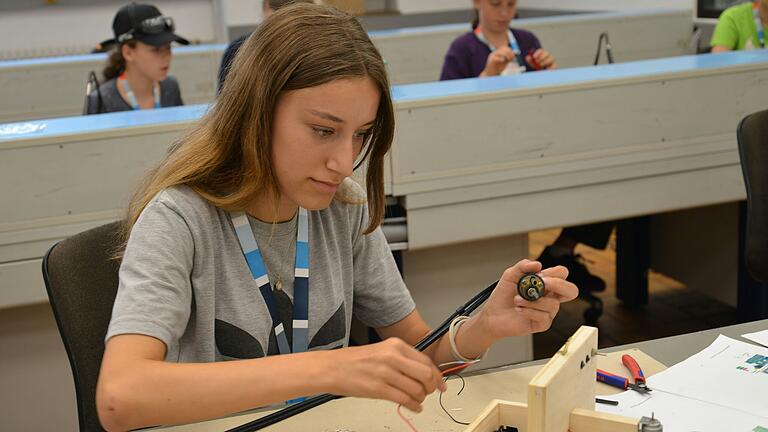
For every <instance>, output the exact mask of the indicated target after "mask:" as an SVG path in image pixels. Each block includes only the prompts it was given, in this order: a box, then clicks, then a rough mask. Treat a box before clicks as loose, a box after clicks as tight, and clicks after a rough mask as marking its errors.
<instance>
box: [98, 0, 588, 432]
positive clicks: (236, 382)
mask: <svg viewBox="0 0 768 432" xmlns="http://www.w3.org/2000/svg"><path fill="white" fill-rule="evenodd" d="M277 53H279V55H276V54H277ZM394 127H395V125H394V112H393V106H392V100H391V98H390V88H389V82H388V80H387V73H386V68H385V66H384V62H383V61H382V59H381V56H380V55H379V53H378V51H377V50H376V48H375V47H374V45H373V43H372V42H371V40H370V39H369V38H368V36H367V34H366V33H365V31H364V30H363V29H362V27H361V26H360V24H359V23H358V22H357V20H356V19H355V18H354V17H352V16H351V15H348V14H345V13H342V12H339V11H338V10H336V9H333V8H329V7H325V6H317V5H311V4H297V5H293V6H289V7H286V8H284V9H281V10H279V11H277V12H275V14H273V15H272V16H271V17H270V18H269V19H267V20H266V21H265V22H264V24H263V25H261V26H260V27H259V29H258V30H257V31H256V33H254V34H253V36H252V37H250V38H249V39H248V40H247V41H246V42H245V44H244V45H243V46H242V48H241V51H240V53H239V54H238V55H237V56H236V57H235V60H234V62H233V64H232V69H231V70H230V72H229V74H228V77H227V85H225V86H224V88H223V89H222V93H221V94H220V95H219V97H218V99H217V101H216V103H215V104H214V105H213V106H212V107H211V109H210V111H208V112H207V113H206V114H205V116H204V117H203V118H202V119H201V121H200V122H199V123H198V124H197V125H196V126H195V127H194V128H193V129H192V130H191V131H190V132H189V133H188V134H187V135H186V137H184V138H183V139H181V140H180V141H179V142H178V143H176V144H175V145H174V146H173V148H172V149H171V151H170V152H169V153H168V155H167V156H166V158H165V160H163V161H162V162H161V163H160V164H159V166H158V167H157V168H156V169H155V170H154V171H152V172H151V173H150V174H149V176H148V177H147V178H146V179H145V181H144V183H143V184H142V186H141V187H140V188H139V189H138V191H137V192H136V193H135V195H134V196H133V198H132V200H131V202H130V205H129V214H128V217H127V219H126V221H125V226H124V238H125V240H126V243H125V245H124V248H123V249H122V253H121V255H122V262H121V266H120V282H119V288H118V294H117V298H116V300H115V304H114V309H113V314H112V319H111V323H110V326H109V330H108V332H107V335H106V349H105V352H104V357H103V361H102V367H101V372H100V377H99V382H98V386H97V395H96V396H97V407H98V413H99V417H100V419H101V422H102V424H103V425H104V426H105V428H106V429H108V430H125V429H135V428H140V427H145V426H150V425H158V424H177V423H188V422H196V421H200V420H204V419H210V418H214V417H219V416H223V415H227V414H231V413H235V412H239V411H243V410H247V409H251V408H254V407H258V406H263V405H269V404H273V403H279V402H282V401H288V400H292V399H295V398H299V397H302V396H308V395H313V394H318V393H326V392H327V393H333V394H338V395H345V396H356V397H366V398H377V399H386V400H389V401H393V402H395V403H397V404H402V405H403V406H405V407H406V408H408V409H410V410H413V411H421V403H422V401H423V400H424V398H425V397H426V396H427V395H428V394H430V393H432V392H433V391H435V390H436V389H441V390H444V389H445V387H444V383H443V382H442V380H441V373H440V371H439V367H438V365H442V364H444V363H448V362H456V361H467V360H473V359H477V358H479V357H481V356H482V354H483V353H484V352H485V351H486V350H487V349H488V348H489V347H490V346H491V345H492V344H493V343H494V342H496V341H498V340H500V339H502V338H506V337H510V336H516V335H527V334H531V333H534V332H541V331H544V330H546V329H548V328H549V326H550V325H551V323H552V320H553V318H554V317H555V315H556V314H557V312H558V310H559V307H560V303H561V302H564V301H569V300H571V299H573V298H574V297H576V295H577V289H576V287H575V286H574V285H573V284H571V283H570V282H567V281H566V280H565V278H566V276H567V270H565V269H564V268H562V267H557V268H550V269H542V268H541V265H540V264H539V263H537V262H532V261H528V260H523V261H521V262H518V263H517V264H514V265H513V266H511V267H510V268H508V269H506V270H505V271H504V272H503V274H502V275H501V282H500V283H499V285H498V287H497V288H496V290H495V291H494V293H493V295H492V296H491V298H490V299H489V300H488V302H487V303H486V304H485V306H484V307H483V308H482V309H481V310H480V311H479V312H478V313H477V314H475V315H474V316H472V317H471V318H467V317H463V318H457V319H456V320H455V321H454V323H453V327H454V331H452V332H451V334H452V335H453V337H452V338H451V337H449V336H445V337H443V338H442V339H441V340H439V341H438V342H436V343H435V344H434V345H433V346H432V347H430V349H429V350H427V351H426V352H419V351H417V350H416V349H414V348H413V347H412V346H413V345H414V344H416V343H417V342H418V341H419V340H420V339H421V338H423V337H424V336H425V335H426V334H427V333H429V332H430V329H429V327H428V326H427V324H426V323H425V322H424V320H423V319H422V318H421V316H420V315H419V312H418V311H417V310H416V307H415V304H414V302H413V300H412V298H411V295H410V294H409V291H408V289H406V287H405V284H404V283H403V280H402V278H401V277H400V274H399V272H398V270H397V267H396V265H395V262H394V259H393V258H392V254H391V253H390V251H389V247H388V245H387V242H386V239H385V238H384V235H383V234H382V231H381V228H380V226H379V225H380V223H381V221H382V218H383V214H384V202H385V200H384V182H383V175H384V156H385V154H386V152H387V151H388V149H389V148H390V145H391V144H392V140H393V134H394ZM364 162H365V164H364ZM361 164H364V165H367V172H366V188H367V194H366V193H363V190H362V188H360V187H359V186H358V185H357V184H356V183H355V182H353V181H352V180H351V179H349V177H350V175H352V173H353V171H354V170H355V168H356V167H359V166H361ZM526 272H538V273H539V274H540V275H541V276H542V277H543V278H544V281H545V283H546V286H547V289H548V292H547V294H546V296H545V297H543V298H541V299H539V300H537V301H535V302H528V301H525V300H523V299H522V298H521V297H519V296H518V295H517V293H516V283H517V281H518V280H519V278H520V277H521V276H522V275H523V274H524V273H526ZM353 314H354V315H355V316H357V317H358V318H359V319H360V320H361V321H362V322H363V323H365V324H367V325H369V326H371V327H373V328H375V329H376V331H377V332H378V334H379V335H380V336H381V338H382V339H383V342H380V343H376V344H371V345H366V346H359V347H348V341H349V329H350V323H351V319H352V315H353ZM225 360H228V361H225Z"/></svg>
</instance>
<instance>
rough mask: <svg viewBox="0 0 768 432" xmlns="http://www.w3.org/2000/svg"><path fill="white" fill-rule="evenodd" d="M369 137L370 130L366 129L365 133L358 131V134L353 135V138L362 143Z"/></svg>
mask: <svg viewBox="0 0 768 432" xmlns="http://www.w3.org/2000/svg"><path fill="white" fill-rule="evenodd" d="M369 136H371V130H370V129H368V130H366V131H360V132H358V133H356V134H355V138H357V139H361V140H363V141H365V140H367V139H368V137H369Z"/></svg>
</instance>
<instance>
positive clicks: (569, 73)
mask: <svg viewBox="0 0 768 432" xmlns="http://www.w3.org/2000/svg"><path fill="white" fill-rule="evenodd" d="M765 62H768V50H759V51H735V52H730V53H721V54H704V55H691V56H681V57H670V58H663V59H654V60H643V61H636V62H626V63H616V64H611V65H599V66H586V67H579V68H569V69H559V70H553V71H541V72H532V73H524V74H520V75H512V76H506V77H489V78H468V79H461V80H452V81H438V82H431V83H421V84H406V85H399V86H395V87H393V95H392V96H393V98H394V100H395V101H396V102H413V101H421V100H427V99H440V98H446V97H455V96H464V95H467V94H473V93H494V92H497V91H501V90H511V89H531V88H546V87H552V86H565V85H573V84H582V83H586V82H595V81H612V80H621V79H629V78H641V77H650V76H654V75H662V74H669V73H680V72H691V71H697V70H709V69H719V68H726V67H730V66H738V65H750V64H759V63H765Z"/></svg>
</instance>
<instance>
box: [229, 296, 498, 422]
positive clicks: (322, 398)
mask: <svg viewBox="0 0 768 432" xmlns="http://www.w3.org/2000/svg"><path fill="white" fill-rule="evenodd" d="M498 284H499V281H496V282H494V283H492V284H490V285H489V286H488V287H487V288H485V289H484V290H482V291H480V292H479V293H478V294H477V295H475V296H474V297H472V299H470V300H469V301H468V302H467V303H465V304H464V306H461V307H460V308H458V309H456V311H455V312H453V314H451V316H450V317H448V319H446V320H445V321H444V322H443V323H442V324H440V326H438V327H437V328H436V329H435V330H432V332H431V333H430V334H428V335H427V336H426V337H425V338H424V339H422V340H421V341H420V342H419V343H417V344H416V345H415V346H414V348H416V349H417V350H419V351H424V350H425V349H427V348H428V347H429V346H430V345H432V344H433V343H435V342H436V341H437V340H438V339H440V338H441V337H442V336H443V335H444V334H446V333H447V332H448V328H449V327H450V326H451V321H453V319H454V318H456V317H457V316H460V315H469V314H471V313H472V312H473V311H474V310H475V309H477V308H478V307H479V306H480V305H481V304H483V302H485V301H486V300H488V297H490V296H491V293H492V292H493V290H494V289H495V288H496V285H498ZM343 397H344V396H340V395H333V394H329V393H326V394H321V395H318V396H314V397H311V398H309V399H307V400H305V401H302V402H299V403H296V404H293V405H290V406H288V407H286V408H283V409H281V410H280V411H277V412H274V413H272V414H269V415H266V416H264V417H262V418H259V419H256V420H253V421H251V422H248V423H245V424H242V425H240V426H237V427H234V428H232V429H228V430H227V431H226V432H253V431H257V430H261V429H264V428H265V427H267V426H271V425H273V424H275V423H278V422H281V421H283V420H285V419H288V418H291V417H293V416H295V415H297V414H301V413H303V412H304V411H309V410H311V409H312V408H315V407H317V406H320V405H322V404H324V403H326V402H330V401H332V400H334V399H341V398H343Z"/></svg>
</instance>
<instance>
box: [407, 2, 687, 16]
mask: <svg viewBox="0 0 768 432" xmlns="http://www.w3.org/2000/svg"><path fill="white" fill-rule="evenodd" d="M394 3H395V8H396V10H399V11H400V12H401V13H419V12H435V11H445V10H460V9H469V8H470V7H472V0H395V2H394ZM518 5H519V7H523V8H528V9H553V10H572V11H609V10H610V11H613V10H616V11H625V10H627V11H628V10H647V9H691V10H692V9H693V7H694V5H695V3H694V0H642V1H636V0H632V1H630V0H519V1H518Z"/></svg>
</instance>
